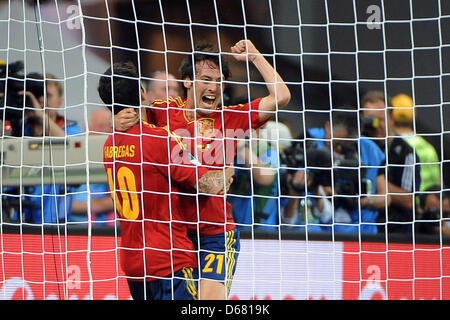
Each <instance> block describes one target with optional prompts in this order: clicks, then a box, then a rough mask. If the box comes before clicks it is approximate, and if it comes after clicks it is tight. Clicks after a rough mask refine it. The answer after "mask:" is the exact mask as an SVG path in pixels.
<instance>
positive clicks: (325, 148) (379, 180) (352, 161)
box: [285, 111, 387, 234]
mask: <svg viewBox="0 0 450 320" xmlns="http://www.w3.org/2000/svg"><path fill="white" fill-rule="evenodd" d="M331 120H332V121H327V122H326V123H325V125H324V128H312V129H310V130H307V133H308V134H309V137H307V139H306V143H308V141H309V142H314V143H317V142H321V143H320V144H316V146H317V145H322V147H321V148H317V150H318V151H316V154H311V152H309V151H308V150H307V152H306V154H307V162H306V168H307V169H308V166H310V164H309V162H308V158H311V160H310V162H311V163H313V164H314V163H317V164H322V166H323V167H326V166H327V165H328V164H327V163H326V162H327V161H326V159H327V158H328V159H330V160H329V167H330V168H331V167H332V168H333V171H332V178H331V172H330V171H328V173H327V171H325V170H322V171H318V170H317V168H316V170H314V171H312V172H311V173H312V174H313V176H312V177H311V178H307V181H308V185H311V186H316V187H315V188H314V189H312V190H307V194H309V193H310V191H311V192H313V193H314V195H315V196H316V197H315V198H317V196H320V197H321V198H317V199H319V200H321V201H325V202H323V203H322V204H321V203H320V202H318V203H317V204H319V205H320V206H317V204H316V205H315V207H316V213H317V212H318V213H319V215H320V217H317V214H316V218H317V221H319V220H320V223H319V224H320V227H321V230H322V231H324V230H331V227H329V226H327V225H326V224H329V223H334V230H335V231H336V232H361V233H372V234H373V233H377V226H376V224H375V222H376V218H377V216H378V210H381V209H383V208H384V207H385V205H386V201H387V200H386V190H385V186H386V180H385V174H384V171H383V170H382V167H381V166H382V164H383V162H384V160H385V156H384V154H383V152H382V151H381V149H380V148H379V147H378V146H377V145H376V144H375V143H374V142H373V141H371V140H370V139H368V138H366V137H358V136H357V133H356V126H355V124H356V123H357V119H356V114H355V112H351V111H333V112H332V119H331ZM308 153H309V155H308ZM331 157H332V159H333V161H332V162H331ZM312 158H316V160H315V162H313V161H312V160H313V159H312ZM308 174H309V173H308V172H307V175H308ZM327 175H329V176H330V177H327ZM327 180H328V183H327ZM329 196H333V198H332V200H331V199H330V198H327V197H329ZM330 200H331V201H330ZM326 201H330V203H328V202H326ZM316 202H317V201H316ZM331 204H332V206H331ZM288 208H289V207H288ZM328 208H333V209H328ZM289 209H290V210H292V209H291V208H289ZM317 209H322V210H321V211H320V210H319V211H317ZM323 210H328V211H329V210H332V211H333V213H332V214H331V215H330V214H329V213H328V212H326V211H325V212H324V211H323ZM313 213H314V211H313ZM285 216H286V213H285ZM328 217H329V221H324V220H325V219H324V218H328ZM303 223H305V222H303ZM308 223H310V222H309V221H308ZM323 224H325V225H323Z"/></svg>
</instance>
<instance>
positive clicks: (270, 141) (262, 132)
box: [228, 121, 292, 230]
mask: <svg viewBox="0 0 450 320" xmlns="http://www.w3.org/2000/svg"><path fill="white" fill-rule="evenodd" d="M253 138H254V139H251V140H249V141H248V140H247V141H243V140H241V141H239V143H238V147H237V155H236V159H235V166H236V171H235V176H234V182H233V184H232V185H231V188H230V191H229V192H228V193H229V196H228V201H230V203H231V204H232V208H233V211H232V214H233V218H234V220H235V221H236V223H237V224H238V228H240V230H251V229H252V226H253V229H264V230H278V227H279V224H280V219H279V216H280V213H279V208H280V207H282V206H283V205H284V204H285V202H286V201H285V200H284V199H282V198H281V199H279V198H278V196H279V191H278V185H279V184H278V168H279V166H280V155H279V152H280V151H281V150H283V148H284V147H285V146H286V145H288V144H289V142H290V140H291V139H292V134H291V132H290V129H289V128H288V127H287V126H286V125H285V124H283V123H281V122H276V121H269V122H267V123H266V124H265V125H264V127H262V128H260V129H259V130H257V131H256V132H255V136H254V137H253Z"/></svg>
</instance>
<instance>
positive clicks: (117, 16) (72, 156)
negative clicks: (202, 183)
mask: <svg viewBox="0 0 450 320" xmlns="http://www.w3.org/2000/svg"><path fill="white" fill-rule="evenodd" d="M0 30H2V32H1V34H0V101H1V105H0V109H1V118H0V120H1V126H0V128H2V129H1V137H2V138H1V150H2V153H1V158H0V159H1V174H0V183H1V185H0V188H1V212H2V214H1V221H0V222H1V225H0V230H1V232H0V270H1V273H0V299H7V300H9V299H19V300H22V299H61V300H63V299H96V300H97V299H121V300H124V299H131V294H130V291H129V288H128V285H127V276H126V274H125V273H124V271H123V270H122V267H121V264H120V259H121V258H120V250H121V249H122V245H121V244H122V238H121V236H122V235H121V219H120V218H118V217H117V215H116V214H115V208H117V205H118V204H117V203H116V200H114V201H113V200H112V197H111V191H117V190H111V189H110V187H109V185H108V181H107V176H106V173H105V169H104V163H103V144H104V142H105V140H106V139H107V137H108V136H109V135H110V133H111V129H112V128H113V127H115V126H116V125H117V124H115V123H114V122H113V121H112V117H111V113H109V114H108V112H109V111H107V109H105V105H104V103H103V102H102V100H101V99H100V97H99V93H98V91H97V88H98V85H99V79H100V77H101V76H102V75H103V74H104V72H105V71H106V70H107V69H108V68H109V67H110V66H111V65H112V64H113V63H115V62H119V61H131V62H133V64H134V65H135V66H136V67H137V70H138V73H139V80H140V81H141V84H142V86H143V88H145V92H146V94H147V95H148V99H149V100H152V101H153V100H167V99H168V98H169V96H174V98H176V97H177V96H180V97H181V98H179V100H176V99H173V101H184V100H183V98H185V97H184V94H185V93H184V92H183V90H182V89H183V88H185V89H186V87H185V86H186V85H187V83H189V81H188V82H185V81H184V80H186V79H183V78H182V77H181V75H180V69H179V67H180V65H181V63H182V61H183V59H185V58H186V57H188V58H190V59H191V58H192V53H193V52H194V51H196V49H195V48H196V45H197V44H198V43H201V42H205V43H210V44H212V45H213V46H214V47H215V48H216V49H217V52H218V53H216V54H215V55H220V56H221V57H223V58H224V59H225V60H226V61H228V64H229V68H230V74H231V76H230V77H229V78H228V79H219V87H220V90H221V91H220V94H219V95H220V98H221V105H222V106H224V108H222V109H221V110H227V112H233V110H234V109H233V108H225V106H227V107H228V106H236V105H241V104H242V105H245V104H246V103H250V102H252V101H255V100H256V99H258V98H264V97H266V96H268V95H269V93H270V92H273V96H274V97H275V98H276V97H279V96H280V95H281V92H279V91H278V89H279V88H280V87H279V86H278V84H280V83H282V82H284V83H285V85H286V86H287V88H288V89H289V91H290V100H289V103H288V104H287V105H286V106H284V107H281V106H278V105H276V107H275V109H274V110H273V111H270V110H269V112H271V113H272V117H271V118H270V121H268V122H267V123H260V126H253V123H252V113H253V112H248V111H247V112H246V115H247V116H248V122H247V124H246V125H247V127H252V128H253V129H255V130H247V133H248V135H247V136H245V137H243V136H242V137H241V136H238V137H236V136H233V139H232V140H233V143H234V142H235V143H236V149H233V152H234V151H236V153H235V154H233V155H235V158H234V159H233V160H232V161H231V162H228V163H226V165H227V166H233V167H234V168H235V175H234V179H233V183H232V184H231V186H230V188H229V190H227V191H226V193H225V195H224V196H222V198H221V199H223V200H224V201H225V199H226V201H228V202H229V203H230V205H231V211H230V213H229V214H230V216H231V217H232V218H233V221H234V225H235V226H236V230H239V232H240V250H239V255H238V258H237V261H236V270H235V273H234V275H233V277H232V278H233V281H232V284H231V288H230V291H229V294H228V298H229V299H260V300H261V299H273V300H282V299H295V300H305V299H333V300H355V299H388V300H397V299H448V298H450V291H449V289H448V288H450V285H449V284H450V283H449V277H450V264H449V261H450V249H449V237H448V236H449V235H450V192H449V191H450V190H449V186H450V170H449V163H448V159H449V157H450V149H449V147H448V146H449V145H450V141H449V138H450V135H449V134H448V130H449V128H450V120H449V119H450V114H449V110H450V109H449V103H450V98H449V96H448V93H447V92H448V87H449V81H448V80H449V79H450V77H449V73H450V64H449V61H450V5H449V4H448V3H447V2H445V1H439V0H432V1H420V0H401V1H381V0H371V1H368V0H367V1H366V0H341V1H330V0H284V1H270V0H264V1H261V0H232V1H230V0H227V1H224V0H209V1H201V0H186V1H171V2H168V1H161V0H159V1H144V0H142V1H141V0H132V1H106V0H90V1H69V0H67V1H62V0H59V1H58V0H48V1H43V0H40V1H39V0H38V1H27V0H22V1H12V0H9V1H0ZM242 39H246V40H250V41H251V42H252V43H253V44H254V46H255V47H256V49H257V50H258V51H259V52H260V54H262V56H263V57H264V59H265V60H267V62H268V63H269V64H270V65H271V66H272V67H273V69H274V70H273V71H271V74H269V75H264V74H263V73H261V70H259V69H258V67H257V66H256V65H255V64H253V63H252V59H251V58H252V55H249V56H248V59H247V60H244V61H238V60H237V59H235V57H234V55H233V53H232V51H231V47H233V46H234V45H235V44H236V43H237V42H238V41H240V40H242ZM247 49H248V48H247ZM220 64H221V63H220ZM218 67H219V68H222V67H223V66H222V64H221V65H220V66H218ZM221 71H223V68H222V70H221ZM276 72H277V73H278V74H279V75H280V76H281V78H282V79H278V80H277V81H273V80H271V81H268V80H267V79H269V78H272V79H275V73H276ZM113 74H114V71H113ZM170 75H173V79H171V78H169V76H170ZM193 77H194V79H191V80H204V81H206V82H211V80H214V79H196V75H195V74H194V76H193ZM160 85H162V86H160ZM158 90H162V91H160V92H159V96H156V94H157V91H158ZM161 92H162V93H161ZM195 94H198V92H196V93H195ZM195 94H194V98H195ZM169 100H170V99H169ZM197 101H200V100H197ZM258 101H259V100H258ZM198 103H200V102H198ZM205 103H206V102H205ZM181 105H183V103H181ZM261 105H263V103H261V104H260V106H261ZM178 107H179V106H178ZM169 110H170V107H169ZM234 112H235V113H236V115H235V116H232V118H233V117H234V118H235V119H237V118H238V117H241V115H242V110H241V111H239V110H237V111H236V110H235V111H234ZM198 117H199V118H200V120H197V121H196V122H195V124H193V126H194V128H195V131H194V132H197V133H198V134H200V133H201V134H203V136H202V138H203V139H204V138H205V135H206V134H208V133H211V132H212V133H215V131H214V130H216V127H214V125H215V124H214V121H213V122H208V121H201V120H202V119H203V120H204V119H205V118H208V117H200V116H198ZM150 120H151V119H149V121H150ZM230 121H231V120H230ZM155 124H156V123H155ZM223 125H225V126H226V123H224V124H223ZM169 126H170V124H169ZM221 128H222V127H221ZM234 129H242V128H238V127H235V128H234ZM211 130H212V131H211ZM244 131H245V130H244ZM216 137H218V135H216ZM221 137H223V135H222V136H221ZM196 138H198V137H196ZM227 139H228V138H227ZM227 139H222V140H220V139H217V141H219V145H221V146H224V145H225V144H226V140H227ZM195 141H197V140H195ZM203 142H204V140H203ZM202 147H203V148H204V147H205V145H203V146H202ZM194 153H196V152H194ZM227 155H228V153H227ZM196 156H197V154H196ZM206 165H211V163H207V164H206ZM213 167H214V165H213ZM142 184H143V183H142ZM138 195H139V197H142V196H143V193H142V192H140V193H139V192H138ZM198 197H199V195H197V198H198ZM116 199H117V198H116ZM139 199H141V198H139ZM199 217H201V215H200V214H199ZM223 217H224V219H225V217H226V212H225V211H224V212H223ZM200 222H202V221H200ZM197 225H198V222H197ZM224 228H225V226H224ZM224 230H225V229H224ZM145 249H148V248H145ZM198 262H199V263H200V262H201V261H200V259H199V261H198ZM230 270H231V269H230ZM230 270H228V271H227V272H231V271H230Z"/></svg>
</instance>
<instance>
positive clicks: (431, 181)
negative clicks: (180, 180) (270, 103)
mask: <svg viewBox="0 0 450 320" xmlns="http://www.w3.org/2000/svg"><path fill="white" fill-rule="evenodd" d="M414 123H415V112H414V104H413V100H412V98H411V97H410V96H408V95H407V94H404V93H401V94H398V95H396V96H394V97H392V98H391V97H387V96H385V94H384V93H383V92H380V91H370V92H367V93H366V94H365V95H364V96H363V97H362V100H361V104H360V109H359V110H358V111H355V110H354V109H353V110H349V109H345V108H342V109H337V110H336V111H334V110H333V111H331V112H330V113H329V120H327V121H325V123H324V124H323V126H322V127H316V128H314V127H308V126H307V125H308V124H306V128H305V130H304V135H301V136H298V137H293V136H292V133H291V132H292V131H291V130H289V127H288V126H287V125H286V124H283V123H282V122H279V121H278V122H275V121H272V122H269V123H268V124H267V125H266V126H265V127H263V128H262V129H260V130H259V132H258V133H257V134H256V135H255V137H254V139H252V140H251V141H248V142H246V143H242V144H241V145H240V152H245V153H247V154H248V155H249V156H247V157H245V159H249V161H248V162H247V163H245V164H244V165H241V167H240V168H239V170H238V171H237V175H236V178H235V181H234V183H233V185H232V187H231V190H230V196H229V198H230V201H231V203H232V204H233V206H232V208H233V210H234V217H235V219H236V221H237V222H238V223H241V225H240V227H241V228H242V229H249V230H251V229H252V228H253V229H269V230H276V231H278V230H279V228H284V229H293V230H296V229H297V230H304V231H306V232H308V233H311V232H322V233H331V232H336V233H358V234H389V235H395V234H402V235H409V236H411V235H413V234H416V235H417V234H441V232H442V235H449V234H450V229H449V219H450V207H449V204H450V192H449V191H448V190H447V189H448V186H447V185H445V184H443V183H442V178H441V177H442V175H441V165H440V160H439V156H438V152H437V151H436V149H435V148H434V147H433V145H432V144H430V143H429V142H428V141H427V140H426V139H425V138H424V137H423V136H421V135H419V134H416V133H415V130H414Z"/></svg>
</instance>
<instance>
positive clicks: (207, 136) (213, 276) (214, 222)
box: [115, 40, 290, 299]
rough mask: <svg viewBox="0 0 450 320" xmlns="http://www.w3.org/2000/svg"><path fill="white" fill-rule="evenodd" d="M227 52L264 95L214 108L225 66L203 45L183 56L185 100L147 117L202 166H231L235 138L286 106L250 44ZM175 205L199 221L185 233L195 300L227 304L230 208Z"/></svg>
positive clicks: (217, 200) (232, 257)
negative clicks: (187, 140)
mask: <svg viewBox="0 0 450 320" xmlns="http://www.w3.org/2000/svg"><path fill="white" fill-rule="evenodd" d="M231 52H232V53H233V54H234V55H233V57H234V58H235V59H236V60H237V61H246V60H247V59H248V60H249V61H250V62H252V63H253V65H254V66H255V67H256V68H257V70H258V71H259V73H260V74H261V76H262V77H263V79H264V81H265V82H266V86H267V89H268V91H269V93H268V95H267V96H265V97H262V98H258V99H255V100H253V101H251V102H250V103H245V104H240V105H237V106H230V107H223V108H221V107H219V103H220V101H221V96H222V93H223V89H224V84H223V81H224V80H226V79H227V78H228V76H229V71H228V65H227V63H226V61H225V60H224V59H221V58H220V57H219V54H218V53H215V52H214V51H213V50H212V47H211V46H208V45H206V46H203V47H197V48H195V52H194V53H193V57H187V58H186V59H185V60H183V62H182V64H181V66H180V73H181V78H182V80H183V81H184V82H183V90H184V95H185V98H182V97H176V98H175V97H170V98H169V101H155V102H153V103H152V105H151V108H149V109H148V112H147V114H148V118H149V119H153V121H154V122H155V123H156V124H157V125H168V127H169V129H170V130H173V131H175V132H177V134H179V135H181V136H186V137H188V136H190V137H193V139H194V140H193V142H192V143H191V150H192V153H193V154H195V155H196V158H197V159H198V160H199V161H201V163H202V164H204V165H209V166H218V167H224V166H231V165H232V163H233V159H234V156H235V151H236V144H237V141H238V140H237V139H236V138H245V136H249V133H250V130H251V129H257V128H259V127H261V126H263V125H264V124H265V123H266V122H267V121H268V120H269V119H270V118H271V117H272V115H273V113H274V112H275V111H276V110H277V108H282V107H284V106H285V105H287V104H288V103H289V101H290V92H289V89H288V87H287V86H286V84H285V83H284V81H283V79H282V78H281V77H280V75H279V74H278V73H277V72H276V71H275V70H274V68H273V67H272V66H271V65H270V63H269V62H268V61H267V60H266V59H265V58H264V56H263V55H261V54H260V52H259V51H258V50H257V49H256V47H255V46H254V45H253V43H252V42H251V41H249V40H241V41H239V42H237V43H236V44H235V45H234V46H233V47H232V48H231ZM192 61H194V65H192ZM249 113H250V116H249ZM127 121H129V122H131V123H133V119H132V117H129V116H127V115H125V114H124V115H122V117H121V118H120V119H115V123H116V124H118V126H122V125H124V124H126V123H127ZM123 128H126V125H124V126H123ZM123 128H122V129H123ZM119 130H120V129H119ZM180 202H181V203H182V207H183V214H184V215H185V216H186V219H187V220H188V221H199V229H198V230H192V228H190V233H191V239H193V242H194V245H196V248H198V249H199V250H200V251H199V262H200V266H201V267H200V268H201V281H200V299H226V298H227V296H228V292H229V288H230V284H231V280H232V277H233V274H234V271H235V267H236V259H237V255H238V252H239V232H238V230H237V229H236V228H235V224H234V221H233V218H232V217H231V214H230V212H231V206H230V204H229V203H228V202H226V201H225V199H224V197H223V196H222V197H217V196H209V195H199V197H198V203H197V202H195V201H193V200H192V198H186V197H181V198H180ZM197 209H198V213H197Z"/></svg>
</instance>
